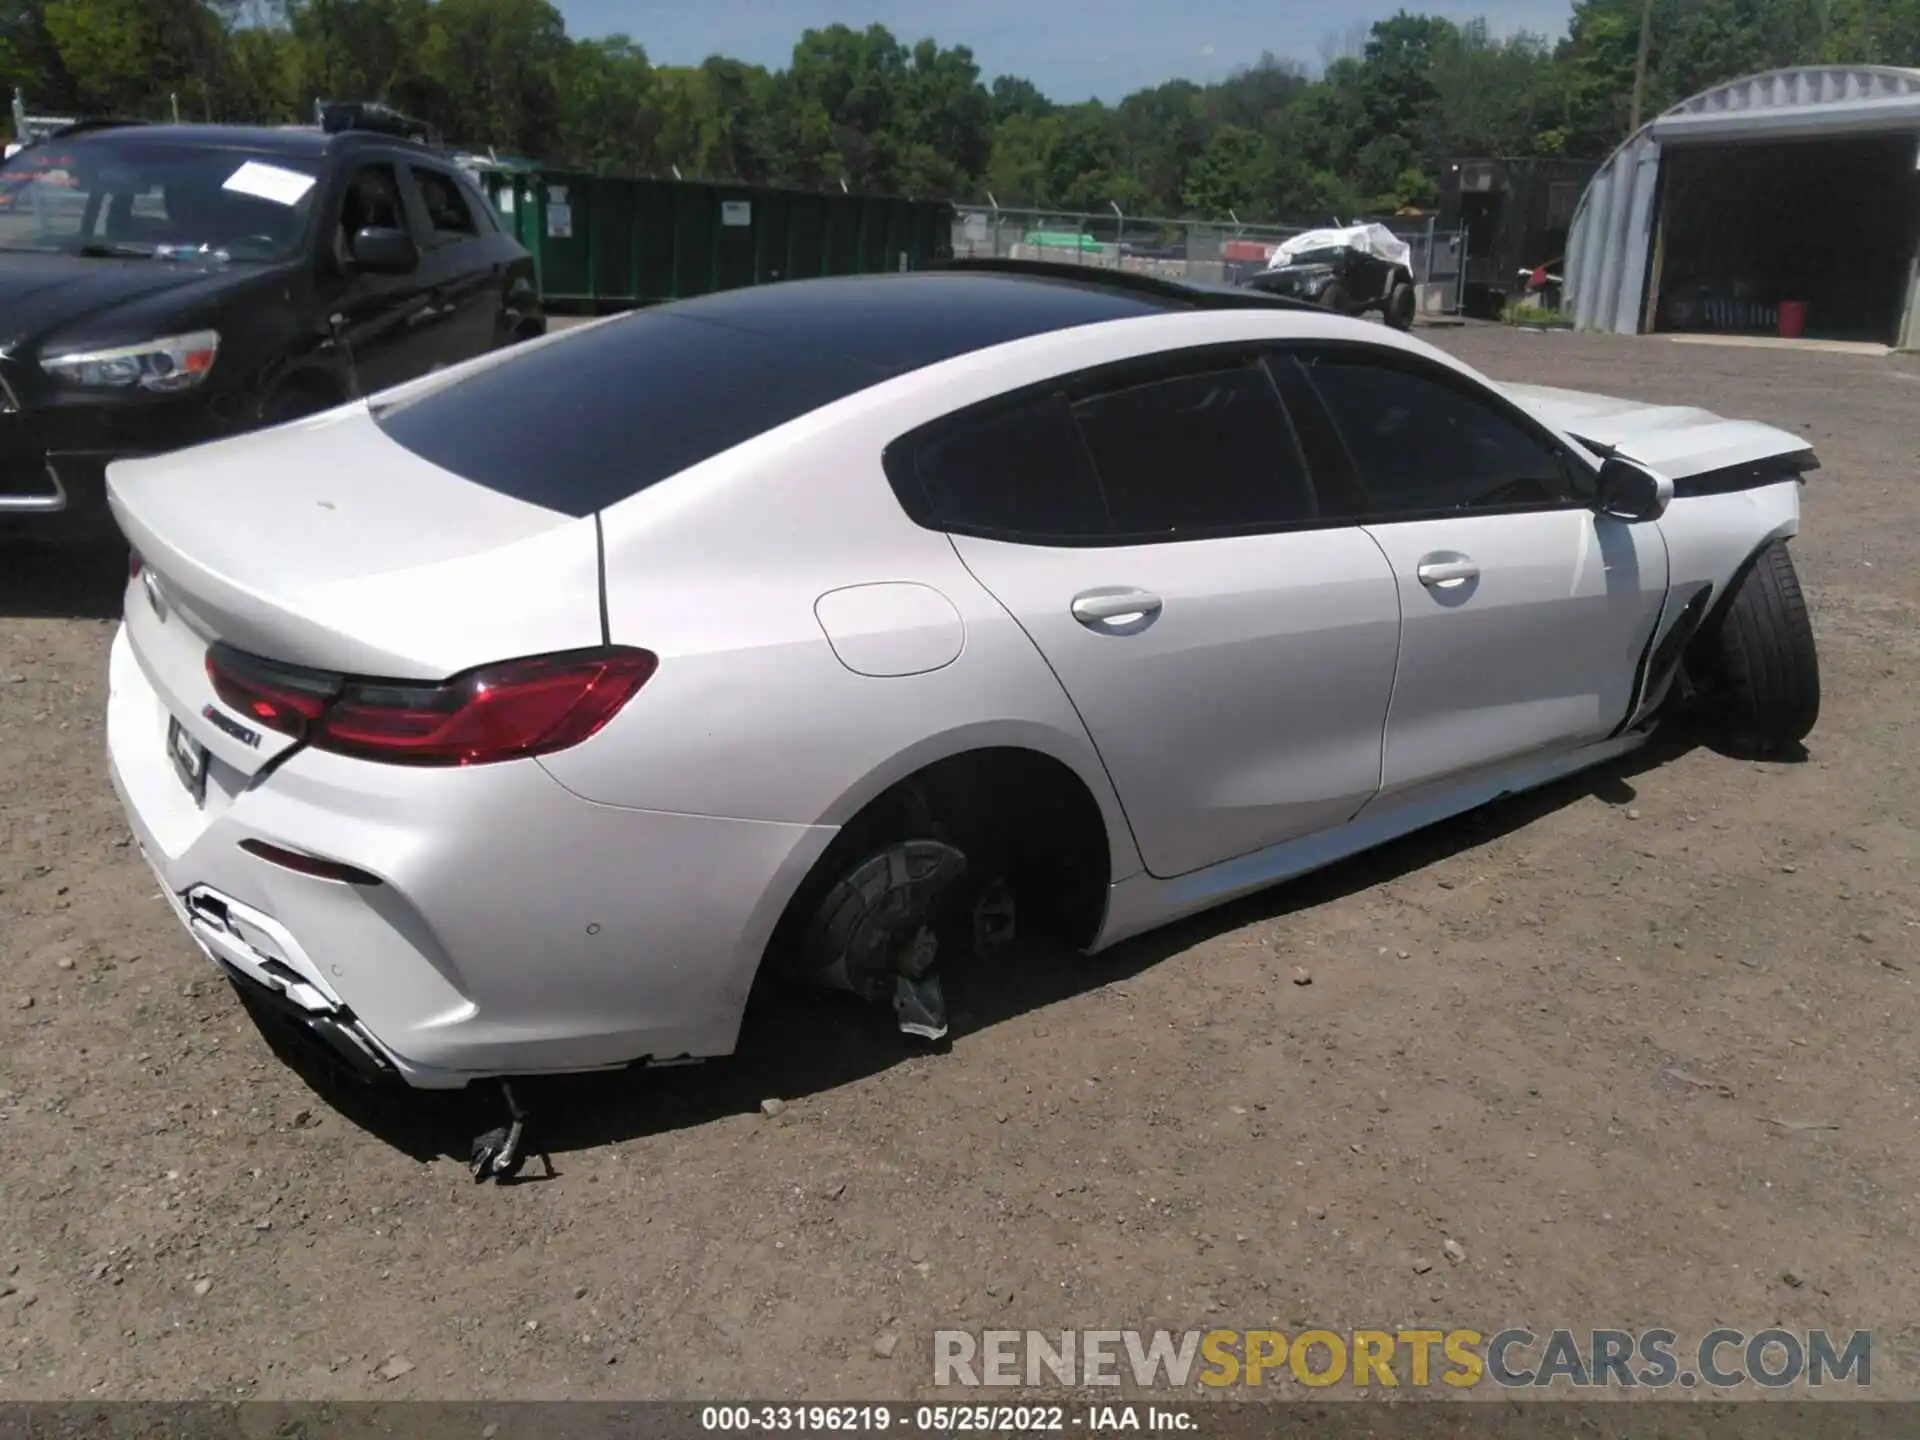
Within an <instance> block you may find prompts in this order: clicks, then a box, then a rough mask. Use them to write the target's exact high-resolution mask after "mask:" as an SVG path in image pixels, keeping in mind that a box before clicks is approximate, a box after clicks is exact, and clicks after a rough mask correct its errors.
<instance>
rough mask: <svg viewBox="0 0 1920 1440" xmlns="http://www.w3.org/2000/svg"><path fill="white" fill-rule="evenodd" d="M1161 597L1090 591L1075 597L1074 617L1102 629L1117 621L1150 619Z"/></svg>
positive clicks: (1137, 591) (1146, 593)
mask: <svg viewBox="0 0 1920 1440" xmlns="http://www.w3.org/2000/svg"><path fill="white" fill-rule="evenodd" d="M1159 613H1160V597H1159V596H1158V595H1153V594H1149V593H1148V592H1147V591H1145V590H1089V591H1087V592H1085V593H1084V594H1081V595H1076V596H1074V597H1073V618H1074V619H1076V620H1078V621H1079V622H1080V623H1081V624H1082V625H1088V626H1092V627H1094V628H1096V629H1097V628H1099V627H1101V626H1104V625H1106V624H1107V623H1108V622H1110V621H1114V620H1151V619H1152V618H1153V617H1154V616H1155V615H1158V614H1159Z"/></svg>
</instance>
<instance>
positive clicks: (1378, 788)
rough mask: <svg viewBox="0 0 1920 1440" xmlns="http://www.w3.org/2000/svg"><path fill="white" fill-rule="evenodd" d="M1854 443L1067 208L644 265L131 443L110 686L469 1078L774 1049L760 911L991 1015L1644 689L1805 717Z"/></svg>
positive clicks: (144, 820) (153, 834)
mask: <svg viewBox="0 0 1920 1440" xmlns="http://www.w3.org/2000/svg"><path fill="white" fill-rule="evenodd" d="M1813 464H1814V460H1813V457H1812V454H1811V452H1810V451H1809V449H1808V447H1807V445H1806V444H1805V442H1804V441H1803V440H1801V439H1800V438H1799V437H1798V436H1795V435H1791V434H1786V433H1783V432H1781V431H1779V430H1776V429H1772V428H1769V427H1767V426H1764V425H1759V424H1753V423H1748V422H1739V421H1730V420H1722V419H1719V418H1716V417H1714V416H1712V415H1709V414H1706V413H1704V412H1702V411H1698V410H1691V409H1684V408H1675V407H1665V406H1646V405H1641V404H1636V403H1632V402H1628V401H1621V400H1610V399H1606V398H1602V397H1595V396H1587V395H1578V394H1572V393H1567V392H1557V391H1545V390H1537V389H1528V388H1524V387H1520V386H1503V385H1499V384H1496V383H1494V382H1492V381H1490V380H1487V379H1486V378H1484V377H1482V376H1480V375H1478V374H1476V373H1474V372H1473V371H1471V370H1469V369H1468V368H1466V367H1465V366H1463V365H1461V364H1459V363H1458V362H1456V361H1454V360H1452V359H1449V358H1448V357H1447V356H1445V355H1444V354H1442V353H1440V352H1439V351H1437V350H1435V349H1433V348H1431V347H1429V346H1427V345H1425V344H1423V343H1421V342H1419V341H1418V340H1415V339H1411V338H1409V337H1406V336H1402V335H1399V334H1396V333H1394V332H1392V331H1389V330H1387V329H1384V328H1382V327H1377V326H1370V325H1367V324H1364V323H1361V322H1358V321H1354V320H1350V319H1346V318H1342V317H1339V316H1334V315H1330V314H1327V313H1325V312H1323V311H1319V310H1315V309H1311V308H1301V307H1298V306H1294V305H1290V304H1287V303H1286V302H1277V301H1274V300H1272V299H1271V298H1269V297H1264V296H1261V295H1258V294H1255V293H1250V292H1224V291H1215V290H1208V289H1204V288H1200V287H1190V286H1185V285H1180V284H1175V283H1171V282H1165V281H1158V280H1148V279H1145V278H1143V277H1135V276H1126V275H1109V274H1102V273H1099V272H1087V271H1082V270H1078V269H1072V270H1067V271H1065V272H1060V271H1056V270H1050V269H1049V268H1048V267H1045V266H1031V265H1028V266H1022V265H1017V264H1007V265H982V266H966V265H958V266H954V267H952V268H949V269H945V270H940V271H931V272H925V273H920V274H910V275H897V276H881V277H861V278H847V279H832V280H809V281H797V282H791V283H785V284H778V285H769V286H765V287H762V288H757V289H748V290H738V291H732V292H728V293H724V294H718V295H713V296H709V297H706V298H702V299H698V300H692V301H686V302H681V303H677V304H672V305H666V306H663V307H660V308H657V309H652V310H647V311H643V312H640V313H637V314H633V315H628V316H623V317H619V318H615V319H611V320H606V321H602V322H599V323H596V324H593V325H590V326H586V327H583V328H581V329H579V330H577V331H574V332H571V333H568V334H563V335H557V336H553V337H550V338H548V339H547V340H544V341H540V342H535V343H533V344H529V345H527V346H523V347H520V348H518V349H516V350H513V351H510V352H505V353H503V354H499V355H495V356H489V357H486V358H485V359H482V360H479V361H475V362H472V363H469V364H467V365H464V366H461V367H458V368H456V369H451V370H445V371H441V372H439V373H437V374H435V375H432V376H429V377H427V378H425V379H423V380H421V381H418V382H415V383H413V384H412V385H409V386H406V387H403V388H401V389H398V390H394V391H389V392H386V393H384V394H381V395H377V396H374V397H372V398H371V399H370V400H364V401H361V402H358V403H355V404H350V405H347V406H345V407H343V408H340V409H337V410H333V411H331V412H328V413H326V414H323V415H319V416H316V417H313V418H310V419H306V420H301V421H298V422H296V423H293V424H291V425H287V426H284V427H281V428H279V429H275V430H271V431H267V432H264V433H258V434H253V435H249V436H245V437H241V438H237V439H232V440H226V441H222V442H220V443H217V444H214V445H209V446H205V447H201V448H198V449H195V450H190V451H187V452H184V453H179V454H175V455H171V456H167V457H162V458H157V459H151V460H144V461H137V462H123V463H120V464H118V465H116V466H114V467H113V470H112V472H111V476H110V482H111V497H112V504H113V508H114V512H115V514H116V516H117V518H118V520H119V523H120V525H121V527H122V529H123V530H124V531H125V533H126V535H127V537H128V539H129V541H130V542H131V544H132V546H133V549H134V551H135V562H134V573H133V576H132V579H131V581H130V583H129V586H128V590H127V597H126V607H125V618H124V621H123V623H122V626H121V628H120V631H119V634H118V636H117V638H116V639H115V641H114V644H113V652H112V661H111V666H112V674H111V691H112V698H111V700H110V702H109V715H108V743H109V747H110V751H111V759H112V773H113V779H114V783H115V785H116V786H117V787H118V790H119V793H120V796H121V798H122V800H123V801H124V803H125V806H126V811H127V814H128V816H129V818H130V820H131V822H132V826H133V830H134V832H135V835H136V836H137V838H138V841H139V844H140V848H141V849H142V851H143V852H144V853H145V855H146V858H147V860H148V861H149V863H150V864H151V865H152V867H153V869H154V870H155V871H156V872H157V874H158V876H159V878H160V883H161V888H162V890H163V891H164V893H165V894H166V896H167V897H168V898H169V899H170V900H171V902H172V905H173V908H174V910H175V911H176V912H177V914H178V916H179V919H180V921H181V922H182V923H183V924H184V925H185V926H186V927H187V928H188V930H189V931H190V933H191V934H192V936H193V938H194V939H195V941H197V942H198V944H199V945H200V947H201V948H202V949H203V950H204V951H205V952H206V953H207V954H208V956H210V957H211V958H212V959H213V960H215V961H217V962H218V963H219V964H220V966H221V967H222V968H223V969H224V970H225V971H226V972H227V973H228V974H229V975H230V976H231V977H232V978H233V979H234V981H235V982H236V984H237V985H238V986H239V987H240V988H241V990H242V992H243V993H244V994H246V995H248V996H250V997H251V998H252V999H253V1000H254V1001H255V1002H258V1003H261V1004H266V1005H267V1006H269V1008H270V1009H272V1010H273V1011H274V1012H276V1013H278V1014H280V1015H283V1016H285V1017H289V1018H290V1019H291V1020H292V1021H293V1022H294V1023H295V1024H296V1025H297V1026H298V1027H299V1028H300V1029H301V1030H302V1031H303V1032H304V1033H305V1034H307V1035H308V1036H309V1037H311V1038H314V1039H317V1040H319V1041H322V1042H324V1043H325V1044H326V1045H327V1046H328V1047H330V1049H331V1052H332V1053H333V1054H334V1055H335V1056H337V1057H339V1058H341V1059H344V1060H345V1061H346V1062H347V1063H348V1064H349V1065H350V1066H351V1067H352V1068H353V1069H354V1070H356V1071H357V1072H358V1073H360V1074H362V1075H365V1076H368V1077H372V1078H384V1079H391V1080H399V1081H404V1082H405V1083H408V1084H411V1085H414V1086H420V1087H430V1088H442V1089H445V1088H453V1087H459V1086H464V1085H466V1084H468V1083H469V1082H471V1081H473V1080H476V1079H479V1078H483V1077H494V1078H511V1077H517V1076H521V1075H529V1074H537V1073H546V1072H562V1071H581V1070H591V1069H598V1068H611V1067H618V1066H625V1065H630V1064H634V1063H641V1062H650V1063H656V1064H657V1063H666V1062H673V1061H678V1060H684V1059H689V1058H699V1057H706V1056H718V1055H724V1054H726V1053H728V1052H729V1051H731V1050H732V1048H733V1046H734V1043H735V1038H736V1035H737V1033H738V1030H739V1027H740V1021H741V1015H742V1009H743V1006H744V1004H745V1002H746V999H747V996H748V993H749V990H750V989H751V988H752V987H753V986H754V984H755V981H756V978H757V977H759V976H760V975H761V973H762V971H763V968H765V969H768V970H769V971H770V972H771V971H772V970H773V969H774V968H776V967H777V968H778V969H779V970H780V971H781V973H786V974H792V975H796V976H798V977H802V978H807V979H811V980H814V981H818V982H821V983H824V984H827V985H830V986H836V987H839V988H841V989H844V990H847V991H851V992H852V993H853V994H855V995H857V996H860V997H864V998H865V999H868V1000H870V1001H873V1002H875V1003H876V1004H877V1005H879V1006H883V1007H886V1008H887V1009H888V1010H889V1011H890V1012H891V1014H892V1016H893V1017H894V1019H895V1021H896V1022H897V1024H898V1025H899V1026H900V1028H902V1029H904V1030H907V1031H909V1032H911V1033H915V1034H919V1035H925V1036H932V1037H937V1036H938V1035H940V1034H941V1033H943V1032H944V1030H945V1027H946V1024H947V1017H946V1013H945V1009H946V1001H945V996H944V992H943V990H942V988H941V978H942V975H943V973H946V974H951V973H952V967H954V966H957V965H959V964H962V963H964V962H965V959H966V957H967V956H968V954H969V953H970V952H971V951H972V950H973V949H974V947H975V946H976V944H978V943H980V942H982V941H987V942H991V941H993V940H994V939H995V938H996V937H999V936H1003V935H1004V933H1005V932H1006V929H1007V927H1008V926H1009V925H1010V924H1011V923H1012V921H1013V917H1014V916H1015V915H1017V916H1018V923H1019V924H1020V925H1021V926H1022V927H1023V928H1027V927H1033V928H1044V929H1046V930H1049V931H1051V932H1053V933H1054V934H1057V935H1058V936H1059V938H1060V939H1061V940H1062V941H1063V942H1065V943H1066V944H1067V945H1069V946H1072V947H1076V948H1079V949H1083V950H1088V951H1092V950H1098V949H1101V948H1102V947H1105V946H1109V945H1112V944H1114V943H1115V942H1116V941H1119V940H1123V939H1125V938H1126V937H1128V936H1130V935H1134V934H1137V933H1139V932H1141V931H1144V930H1147V929H1150V928H1152V927H1154V926H1157V925H1162V924H1165V923H1166V922H1168V921H1170V920H1173V919H1175V918H1176V917H1179V916H1184V915H1188V914H1191V913H1193V912H1195V911H1198V910H1201V909H1204V908H1206V907H1208V906H1212V905H1217V904H1219V903H1221V902H1223V901H1226V900H1229V899H1232V898H1233V897H1235V896H1239V895H1244V894H1246V893H1247V892H1249V891H1253V890H1257V889H1259V888H1261V887H1263V886H1267V885H1271V884H1273V883H1275V882H1276V881H1281V880H1284V879H1286V878H1288V877H1289V876H1293V875H1298V874H1300V873H1301V872H1303V871H1307V870H1311V869H1313V868H1315V867H1317V866H1321V865H1325V864H1327V863H1329V862H1331V861H1335V860H1338V859H1340V858H1342V857H1343V856H1347V855H1351V854H1353V853H1354V852H1356V851H1358V850H1361V849H1364V848H1366V847H1368V846H1372V845H1376V844H1379V843H1380V842H1382V841H1385V840H1388V839H1390V838H1392V837H1395V836H1398V835H1401V834H1403V833H1405V832H1407V831H1409V830H1413V829H1415V828H1417V827H1419V826H1423V825H1426V824H1429V823H1431V822H1433V821H1436V820H1439V819H1441V818H1443V817H1445V816H1449V815H1453V814H1456V813H1458V812H1460V811H1463V810H1466V809H1469V808H1471V807H1473V806H1477V805H1480V804H1483V803H1485V802H1487V801H1490V800H1492V799H1494V798H1496V797H1498V796H1501V795H1505V794H1509V793H1512V792H1515V791H1521V790H1525V789H1527V788H1529V787H1532V786H1537V785H1541V784H1544V783H1546V782H1549V781H1552V780H1554V779H1556V778H1558V777H1561V776H1564V775H1567V774H1569V773H1571V772H1573V771H1577V770H1580V769H1583V768H1585V767H1587V766H1591V765H1596V764H1599V763H1602V762H1604V761H1607V760H1609V759H1611V758H1613V757H1615V756H1618V755H1620V754H1622V753H1623V752H1625V751H1627V750H1630V749H1632V748H1633V747H1635V746H1637V745H1639V744H1641V743H1642V742H1643V741H1644V740H1645V739H1646V737H1647V735H1648V733H1649V731H1650V729H1651V728H1652V727H1653V725H1654V724H1655V723H1656V721H1657V720H1658V718H1659V717H1660V716H1661V715H1662V713H1664V712H1665V711H1666V710H1667V709H1669V708H1670V706H1669V703H1668V702H1669V701H1670V699H1672V698H1673V697H1675V696H1677V695H1679V694H1681V693H1683V692H1684V693H1686V694H1688V695H1697V696H1699V697H1701V699H1702V702H1703V704H1704V705H1705V707H1706V713H1707V714H1709V715H1710V716H1711V717H1712V720H1713V723H1715V724H1718V725H1719V726H1721V727H1723V729H1724V731H1725V733H1726V734H1727V735H1728V736H1729V737H1730V738H1739V739H1741V740H1742V741H1744V742H1745V743H1748V744H1752V745H1759V746H1768V745H1773V746H1779V745H1788V744H1792V743H1795V742H1798V741H1799V740H1800V739H1801V738H1802V737H1803V736H1804V735H1806V734H1807V733H1808V731H1809V730H1810V729H1811V727H1812V725H1813V723H1814V719H1815V716H1816V714H1817V711H1818V705H1819V682H1818V678H1817V673H1816V663H1815V656H1814V649H1813V641H1812V637H1811V633H1810V631H1809V629H1808V626H1807V617H1806V610H1805V607H1804V605H1803V603H1802V600H1801V597H1800V593H1799V589H1798V585H1797V583H1796V581H1795V578H1794V571H1793V566H1792V563H1791V562H1790V560H1789V558H1788V552H1787V549H1786V544H1785V542H1786V541H1787V540H1788V538H1789V537H1791V536H1793V535H1794V534H1795V533H1796V531H1797V529H1798V525H1799V513H1800V511H1799V495H1800V489H1799V482H1800V479H1801V476H1802V473H1803V472H1804V471H1806V470H1808V469H1810V468H1812V466H1813Z"/></svg>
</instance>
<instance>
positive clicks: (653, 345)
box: [377, 311, 886, 516]
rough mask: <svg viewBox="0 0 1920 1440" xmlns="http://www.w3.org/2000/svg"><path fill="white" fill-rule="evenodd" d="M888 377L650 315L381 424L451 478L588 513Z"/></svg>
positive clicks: (566, 343)
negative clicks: (451, 475) (458, 477)
mask: <svg viewBox="0 0 1920 1440" xmlns="http://www.w3.org/2000/svg"><path fill="white" fill-rule="evenodd" d="M885 378H886V376H885V375H884V373H883V372H881V371H880V370H878V369H876V368H874V367H871V366H866V365H862V364H859V363H858V362H856V361H853V360H849V359H846V358H845V357H843V356H840V355H836V354H833V353H831V352H823V351H808V350H805V349H801V348H799V347H796V346H794V345H792V344H783V343H780V342H778V341H775V340H772V339H769V338H767V337H765V336H762V335H756V334H752V333H749V332H747V331H744V330H737V329H734V328H732V327H730V326H722V325H713V324H708V323H706V322H703V321H699V320H691V319H687V318H684V317H681V316H676V315H672V314H669V313H667V312H665V311H646V312H642V313H640V314H637V315H630V316H625V317H623V318H621V319H619V320H614V321H611V322H609V323H607V324H605V325H601V326H598V327H597V328H595V329H593V330H591V331H589V332H587V333H586V334H583V335H578V336H574V337H572V338H569V339H565V340H561V341H558V342H556V343H554V344H551V345H546V346H543V347H542V348H540V349H539V350H536V351H533V352H532V353H530V354H527V355H523V356H516V357H514V358H512V359H510V360H506V361H504V362H502V363H501V364H498V365H495V366H492V367H490V368H488V369H486V370H482V371H480V372H479V373H478V374H475V375H470V376H468V377H466V378H465V379H463V380H457V381H455V382H454V383H453V384H451V385H447V386H444V387H442V388H441V389H438V390H433V391H429V392H428V393H427V394H425V395H422V396H420V397H418V398H417V399H414V400H410V401H407V402H404V403H402V404H397V405H393V406H390V407H387V408H385V409H384V410H381V411H380V412H379V413H378V415H377V419H378V421H379V425H380V428H381V429H382V430H384V431H385V432H386V433H387V435H388V436H389V437H390V438H391V439H393V440H395V441H397V442H398V443H399V444H401V445H404V446H405V447H406V448H407V449H409V450H411V451H412V452H413V453H414V454H416V455H418V456H420V457H421V458H422V459H423V460H427V461H429V462H431V463H432V464H435V465H438V466H440V467H441V468H442V469H443V470H451V471H452V472H453V473H454V474H456V475H459V476H461V477H463V478H464V479H467V480H471V481H472V482H474V483H475V484H476V485H484V486H486V487H487V488H488V489H489V490H496V491H498V492H500V493H501V494H503V495H511V496H512V497H513V498H515V499H516V500H524V501H527V502H528V503H529V504H533V505H540V506H544V507H545V508H546V509H549V510H557V511H559V512H561V513H562V514H565V515H574V516H580V515H590V514H592V513H593V512H595V511H596V510H603V509H605V508H606V507H607V506H609V505H613V504H616V503H618V502H619V501H621V500H625V499H626V498H628V497H629V496H631V495H636V494H638V493H639V492H640V491H642V490H644V489H646V488H647V487H648V486H649V485H653V484H655V483H656V482H658V481H661V480H664V479H666V478H667V477H668V476H669V475H674V474H677V473H678V472H680V471H682V470H684V469H686V468H687V467H688V466H690V465H696V464H698V463H699V462H700V461H702V460H707V459H711V458H712V457H713V456H715V455H718V454H720V453H721V452H722V451H724V450H729V449H731V448H733V447H734V446H735V445H740V444H744V443H745V442H746V441H748V440H751V439H753V438H754V437H755V436H756V435H759V434H762V433H763V432H765V431H767V430H771V429H773V428H774V427H775V426H777V425H784V424H785V423H786V422H787V421H789V420H794V419H797V418H799V417H800V416H802V415H804V414H806V413H807V412H808V411H811V410H817V409H819V408H820V407H821V406H823V405H828V404H831V403H832V402H833V401H835V400H839V399H841V398H843V397H844V396H847V395H851V394H853V393H854V392H855V391H858V390H863V389H865V388H867V387H868V386H870V385H874V384H877V383H879V382H880V381H881V380H883V379H885Z"/></svg>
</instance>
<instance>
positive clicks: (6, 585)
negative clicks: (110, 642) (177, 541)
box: [0, 540, 127, 620]
mask: <svg viewBox="0 0 1920 1440" xmlns="http://www.w3.org/2000/svg"><path fill="white" fill-rule="evenodd" d="M126 588H127V548H126V546H125V545H123V544H118V543H112V544H99V545H90V546H84V547H83V546H80V545H73V546H54V545H32V544H26V543H23V542H21V541H17V540H14V541H9V540H0V618H10V619H32V620H37V619H57V620H65V619H81V620H116V619H118V618H119V616H120V598H121V596H122V595H123V594H124V593H125V591H126Z"/></svg>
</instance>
